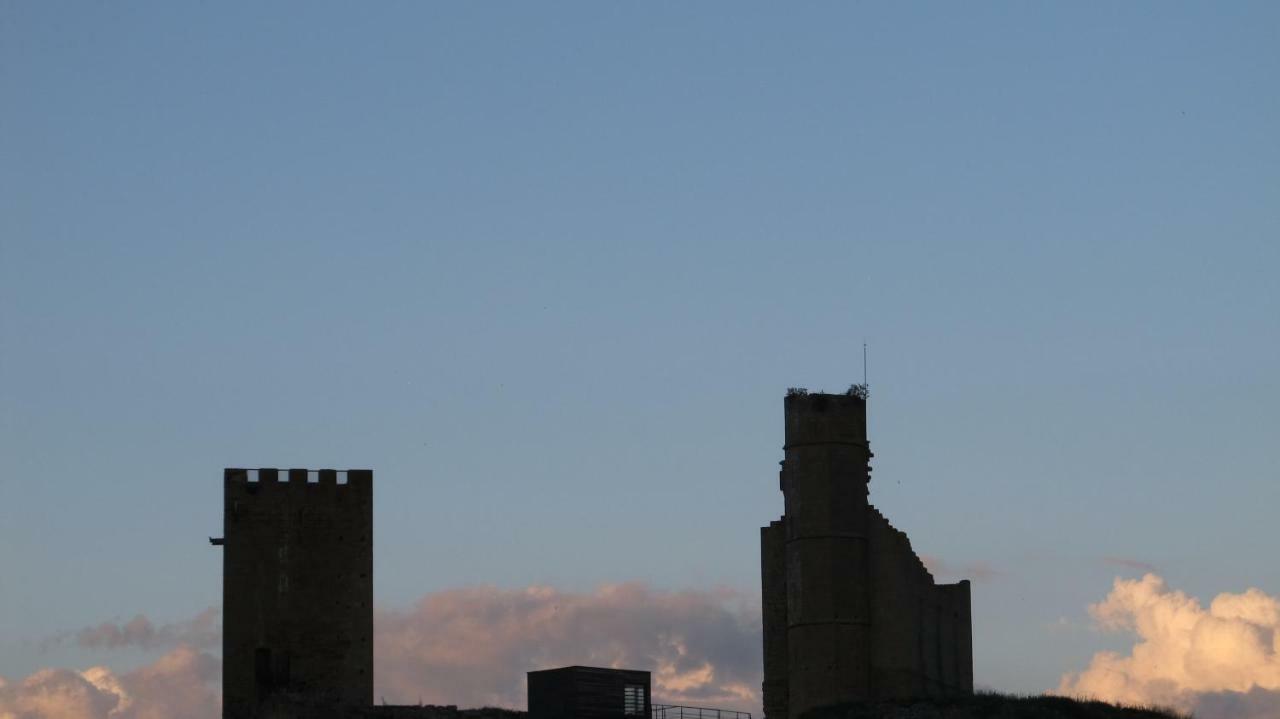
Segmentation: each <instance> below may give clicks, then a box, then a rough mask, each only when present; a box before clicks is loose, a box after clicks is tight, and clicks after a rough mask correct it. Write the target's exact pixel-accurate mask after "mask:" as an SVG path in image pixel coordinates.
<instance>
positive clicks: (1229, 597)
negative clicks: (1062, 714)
mask: <svg viewBox="0 0 1280 719" xmlns="http://www.w3.org/2000/svg"><path fill="white" fill-rule="evenodd" d="M1089 612H1090V614H1091V615H1092V616H1093V618H1094V621H1095V622H1096V623H1097V625H1098V626H1099V627H1100V628H1102V629H1104V630H1107V631H1126V632H1132V633H1133V634H1134V635H1135V636H1136V637H1137V642H1136V643H1135V644H1134V645H1133V647H1132V649H1131V650H1130V652H1129V654H1128V655H1127V656H1126V655H1121V654H1117V653H1114V652H1099V653H1098V654H1095V655H1094V657H1093V660H1092V661H1091V662H1090V664H1089V666H1088V667H1087V668H1085V669H1084V670H1083V671H1081V672H1079V673H1074V674H1067V675H1065V676H1063V677H1062V680H1061V682H1060V683H1059V685H1058V689H1057V693H1060V694H1068V695H1083V696H1090V697H1096V698H1098V699H1103V700H1105V701H1112V702H1124V703H1129V704H1161V705H1166V706H1172V707H1176V708H1179V709H1182V710H1188V711H1192V710H1194V711H1195V712H1196V716H1197V717H1198V718H1199V719H1217V718H1218V717H1222V718H1224V719H1225V717H1236V718H1242V717H1271V718H1272V719H1275V718H1276V717H1280V599H1277V598H1275V597H1272V596H1270V595H1267V594H1266V593H1264V592H1261V591H1259V590H1257V589H1249V590H1247V591H1245V592H1243V593H1241V594H1230V593H1224V594H1220V595H1218V596H1217V597H1216V598H1215V599H1214V600H1213V602H1212V603H1210V605H1209V607H1208V609H1205V608H1204V607H1203V606H1201V604H1200V602H1199V601H1198V600H1196V599H1195V598H1193V597H1189V596H1187V595H1186V594H1184V593H1183V592H1180V591H1174V590H1171V589H1169V588H1168V587H1166V586H1165V583H1164V580H1162V579H1161V578H1160V577H1158V576H1156V575H1154V574H1147V575H1146V576H1144V577H1143V578H1142V579H1140V580H1128V579H1116V580H1115V584H1114V586H1113V587H1112V590H1111V593H1110V594H1108V595H1107V597H1106V598H1105V599H1104V600H1103V601H1101V602H1099V603H1097V604H1094V605H1091V606H1090V607H1089ZM1259 712H1261V713H1259Z"/></svg>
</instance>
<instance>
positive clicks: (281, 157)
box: [0, 2, 1280, 691]
mask: <svg viewBox="0 0 1280 719" xmlns="http://www.w3.org/2000/svg"><path fill="white" fill-rule="evenodd" d="M1278 27H1280V6H1277V5H1276V4H1274V3H1267V2H1256V3H1249V2H1238V3H1231V4H1212V5H1211V4H1207V3H1204V4H1191V3H1123V4H1110V5H1108V4H1102V3H1061V4H1057V5H1048V4H1040V3H1037V4H1026V3H982V4H964V5H959V4H942V3H930V4H926V3H911V4H907V3H902V4H887V3H886V4H870V3H811V4H805V5H803V6H799V7H794V6H793V7H787V8H782V7H780V6H777V5H769V4H763V3H759V4H757V3H733V4H729V3H698V4H685V3H644V4H614V3H556V4H508V5H501V4H496V3H458V4H444V3H437V4H426V3H391V2H387V3H377V4H360V5H356V4H350V3H309V4H306V5H297V4H285V3H276V4H261V3H252V4H251V3H243V4H239V5H235V6H230V7H229V6H226V5H221V4H207V3H171V2H165V3H158V2H157V3H143V2H134V3H92V2H89V3H63V2H50V3H34V2H32V3H16V2H11V3H5V4H4V5H3V6H2V7H0V423H2V424H0V675H5V676H10V677H13V676H21V675H23V674H25V673H28V672H30V671H32V670H34V669H35V668H37V667H38V666H42V665H44V664H47V663H49V662H58V661H65V662H68V663H71V664H78V663H84V662H85V661H90V660H93V661H97V660H98V658H97V657H87V658H86V657H84V656H82V655H81V654H78V653H76V652H73V651H72V650H68V649H51V650H46V651H44V652H43V653H41V652H33V651H31V646H32V644H31V643H32V642H39V641H41V640H42V639H43V638H46V637H49V636H52V635H56V634H58V633H60V632H65V631H68V630H73V629H75V628H78V627H81V626H84V625H87V624H90V623H94V622H97V621H101V620H103V619H110V618H113V617H114V618H127V617H130V616H133V615H134V614H136V613H139V612H143V613H146V614H147V615H148V616H152V617H156V618H158V619H160V620H178V619H181V618H184V617H189V616H192V615H194V614H196V613H197V612H199V611H200V610H201V609H203V608H205V607H208V606H210V605H211V604H215V603H217V601H218V599H219V592H220V577H219V571H220V557H219V555H218V554H217V550H214V549H211V548H210V547H208V546H207V543H206V541H205V537H207V536H210V535H216V534H218V533H219V527H220V526H221V503H220V502H221V500H220V492H221V483H220V482H221V469H222V467H224V466H279V467H289V466H305V467H315V468H318V467H371V468H373V469H374V470H375V477H376V486H377V501H376V518H377V532H376V535H375V541H376V547H377V549H376V560H375V561H376V564H375V577H376V593H377V597H378V601H379V603H381V604H385V605H389V606H394V605H404V604H407V603H409V602H411V601H413V600H414V599H415V598H417V597H419V596H420V595H422V594H424V593H427V592H434V591H441V590H445V589H450V588H456V587H461V586H468V585H473V584H495V585H498V586H500V587H512V588H515V587H522V586H525V585H528V584H532V583H545V584H551V585H554V586H556V587H560V588H564V589H566V590H577V591H585V590H590V589H591V588H593V587H595V586H596V585H598V584H600V583H603V582H613V581H621V580H640V581H644V582H647V583H649V584H651V585H653V586H655V587H658V588H670V589H679V588H700V589H701V588H710V587H717V586H723V587H729V588H735V589H738V590H741V591H742V592H744V593H745V594H747V595H755V594H756V593H757V592H758V546H757V542H758V534H757V527H759V526H760V525H761V524H764V523H767V522H768V521H769V520H770V519H772V518H775V517H776V516H777V515H778V514H779V513H780V512H781V507H782V498H781V495H780V493H778V491H777V477H776V471H777V461H778V460H779V459H780V458H781V448H780V445H781V442H782V424H781V422H782V402H781V400H782V395H783V393H784V391H785V389H786V388H787V387H788V386H806V387H809V388H810V389H820V388H826V389H829V390H843V389H844V388H845V387H847V386H848V385H849V384H850V383H852V382H855V381H858V380H860V379H861V376H862V368H861V351H862V344H863V342H867V343H869V345H870V355H871V366H870V380H871V386H872V392H873V399H872V405H871V412H872V416H871V435H872V437H871V440H872V445H873V447H874V449H875V451H876V455H877V456H876V461H875V468H876V470H875V478H874V481H873V485H872V501H873V502H875V503H876V504H877V506H879V507H880V508H881V509H883V510H884V511H885V513H886V515H887V516H888V517H889V518H890V519H891V521H893V522H894V524H895V525H896V526H898V527H899V528H901V529H903V530H904V531H906V532H908V534H909V535H910V536H911V538H912V541H913V544H914V546H915V547H916V548H917V550H918V551H919V552H921V553H923V554H928V555H932V556H934V557H936V558H938V559H940V560H942V561H944V562H945V563H946V564H947V565H948V566H952V567H957V568H961V569H963V568H965V567H989V568H991V569H992V570H994V574H993V575H992V576H990V577H988V578H985V579H983V580H982V581H979V582H978V583H976V584H975V586H974V606H975V653H976V657H975V661H976V674H977V680H978V681H979V682H981V683H984V684H987V685H992V686H996V687H998V688H1002V689H1008V690H1017V691H1040V690H1044V689H1048V688H1051V687H1053V686H1054V685H1056V684H1057V680H1058V677H1059V675H1061V674H1062V673H1063V672H1065V671H1070V670H1076V669H1078V668H1080V667H1081V666H1083V665H1084V664H1085V663H1086V662H1087V661H1088V659H1089V656H1090V655H1091V654H1092V653H1093V652H1094V651H1096V650H1098V649H1100V648H1103V647H1104V646H1108V644H1107V642H1112V641H1114V640H1112V639H1108V638H1107V637H1104V636H1100V635H1098V634H1096V633H1094V632H1092V631H1090V630H1088V629H1087V628H1086V627H1087V617H1086V615H1085V607H1086V605H1087V604H1088V603H1089V602H1094V601H1098V600H1099V599H1100V598H1101V597H1102V596H1103V595H1104V594H1106V592H1107V590H1108V588H1109V587H1110V582H1111V580H1112V578H1113V577H1114V576H1116V575H1123V576H1133V575H1134V574H1135V570H1134V569H1133V566H1136V565H1132V564H1131V565H1129V566H1124V565H1123V564H1121V563H1117V562H1115V561H1110V562H1108V561H1107V558H1112V559H1113V560H1114V559H1116V558H1119V559H1125V560H1132V561H1136V562H1144V563H1148V564H1150V565H1153V566H1154V567H1156V568H1157V569H1158V570H1159V572H1160V574H1161V575H1162V576H1163V577H1165V579H1166V580H1167V581H1168V582H1169V583H1170V585H1171V586H1175V587H1178V588H1181V589H1183V590H1185V591H1187V592H1189V593H1191V594H1194V595H1197V596H1201V597H1203V598H1206V599H1207V598H1209V597H1212V595H1214V594H1216V593H1218V592H1221V591H1242V590H1243V589H1245V588H1246V587H1258V588H1259V589H1262V590H1263V591H1265V592H1269V593H1271V594H1275V593H1278V592H1280V566H1278V565H1277V564H1276V562H1275V561H1274V554H1275V526H1276V521H1275V508H1276V507H1277V506H1278V505H1280V481H1278V480H1280V476H1278V475H1280V461H1277V459H1276V454H1275V451H1274V449H1275V446H1276V436H1277V429H1278V428H1280V414H1278V413H1277V407H1280V382H1278V381H1277V378H1276V368H1277V367H1280V320H1277V318H1278V317H1280V291H1278V290H1277V279H1276V268H1277V267H1278V266H1280V144H1278V143H1277V142H1276V128H1277V127H1280V93H1277V91H1276V85H1275V78H1276V77H1277V76H1280V50H1277V48H1278V47H1280V35H1278V32H1277V28H1278ZM1137 573H1139V574H1140V572H1137ZM948 578H950V577H948ZM1062 618H1065V620H1066V624H1065V625H1064V624H1063V622H1061V621H1060V619H1062ZM1064 626H1065V627H1066V628H1065V629H1064V628H1063V627H1064ZM77 651H78V650H77Z"/></svg>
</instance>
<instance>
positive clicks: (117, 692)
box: [0, 646, 222, 719]
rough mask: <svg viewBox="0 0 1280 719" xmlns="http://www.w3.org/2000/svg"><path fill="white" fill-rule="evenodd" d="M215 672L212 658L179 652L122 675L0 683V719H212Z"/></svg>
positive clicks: (44, 673) (95, 672)
mask: <svg viewBox="0 0 1280 719" xmlns="http://www.w3.org/2000/svg"><path fill="white" fill-rule="evenodd" d="M220 671H221V668H220V666H219V664H218V660H217V659H215V658H214V657H212V656H210V655H208V654H205V653H202V652H200V651H199V650H197V649H195V648H194V647H190V646H180V647H177V648H176V649H173V650H172V651H170V652H169V653H167V654H165V655H164V656H162V657H160V658H159V659H158V660H156V662H155V663H153V664H150V665H147V666H144V667H142V668H140V669H136V670H134V671H131V672H126V673H124V674H116V673H115V672H113V671H112V670H110V669H108V668H106V667H93V668H91V669H86V670H85V671H82V672H76V671H71V670H68V669H42V670H40V671H38V672H36V673H34V674H32V675H31V676H29V677H27V678H26V679H23V680H21V681H8V680H6V679H4V678H2V677H0V719H217V718H218V717H219V716H220V715H221V713H222V708H221V700H220V698H219V694H218V689H217V687H216V683H217V680H218V676H219V673H220Z"/></svg>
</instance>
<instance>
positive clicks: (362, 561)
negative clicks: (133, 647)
mask: <svg viewBox="0 0 1280 719" xmlns="http://www.w3.org/2000/svg"><path fill="white" fill-rule="evenodd" d="M223 482H224V485H225V494H224V496H225V505H224V514H223V522H224V535H223V539H222V540H220V542H221V544H222V545H223V550H224V553H223V586H222V611H223V622H222V624H223V626H222V662H223V673H222V697H223V706H222V716H223V718H224V719H257V718H258V717H262V716H265V715H267V714H268V713H270V712H269V709H268V707H270V706H272V705H274V704H278V703H284V702H302V703H317V704H324V705H328V706H359V707H367V706H369V705H370V704H371V703H372V701H373V473H372V472H371V471H369V470H359V469H352V470H347V471H346V472H345V473H340V472H338V471H336V470H331V469H322V470H319V471H318V472H308V471H307V470H305V469H290V470H288V472H287V474H286V475H285V476H284V477H281V475H280V471H279V470H275V469H259V470H246V469H227V470H226V471H225V473H224V478H223ZM215 543H218V542H217V541H215Z"/></svg>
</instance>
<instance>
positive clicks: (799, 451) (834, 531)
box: [760, 386, 973, 719]
mask: <svg viewBox="0 0 1280 719" xmlns="http://www.w3.org/2000/svg"><path fill="white" fill-rule="evenodd" d="M784 406H785V417H786V422H785V427H786V430H785V432H786V435H785V437H786V439H785V445H784V448H783V449H784V459H783V462H782V471H781V472H780V474H779V478H780V484H781V489H782V493H783V498H784V504H785V511H784V514H783V516H782V518H781V519H780V520H778V521H776V522H772V523H770V525H769V526H767V527H764V528H762V529H761V530H760V546H761V587H762V600H763V602H762V606H763V620H764V685H763V690H764V709H765V716H766V717H767V719H788V718H789V719H797V718H798V717H799V716H800V715H801V714H803V713H804V712H805V711H807V710H809V709H812V708H815V707H820V706H826V705H831V704H838V703H844V702H855V701H869V700H880V699H912V698H925V697H930V696H941V695H946V694H956V693H967V692H972V690H973V674H972V671H973V670H972V666H973V662H972V651H971V647H970V645H971V640H970V617H969V583H968V582H967V581H966V582H961V583H959V584H957V585H936V584H934V582H933V577H932V576H931V575H930V574H929V573H928V571H927V570H926V569H925V568H924V565H923V564H922V563H921V562H920V560H919V559H918V558H917V557H916V555H915V553H914V552H913V551H912V550H911V544H910V542H909V541H908V540H907V538H906V535H905V534H903V533H902V532H899V531H898V530H896V529H894V528H893V527H892V526H891V525H890V524H889V523H888V521H887V520H885V518H884V517H883V516H882V515H881V514H880V513H879V512H878V511H877V510H876V509H875V507H873V506H871V504H870V503H869V502H868V501H867V493H868V484H869V482H870V478H871V467H870V460H871V458H872V456H873V455H872V453H871V447H870V445H869V443H868V441H867V412H866V409H867V404H866V392H865V389H864V388H862V387H860V386H855V387H854V388H853V389H852V390H851V391H850V392H848V393H846V394H810V393H808V392H805V391H803V390H792V391H790V392H788V393H787V397H786V400H785V402H784Z"/></svg>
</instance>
